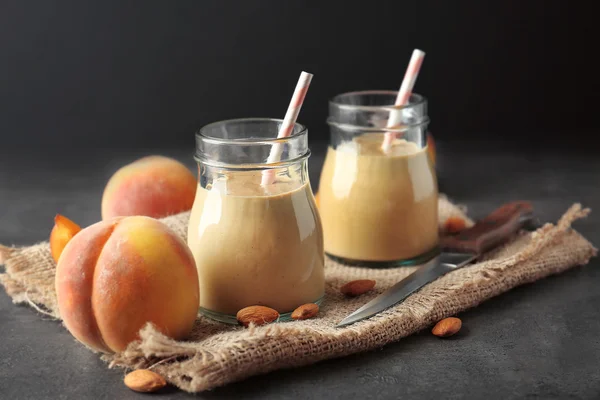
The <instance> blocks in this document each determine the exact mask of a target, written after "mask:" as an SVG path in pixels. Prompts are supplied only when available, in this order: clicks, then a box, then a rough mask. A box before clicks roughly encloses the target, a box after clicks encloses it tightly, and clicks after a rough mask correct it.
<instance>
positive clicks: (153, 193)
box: [102, 155, 197, 219]
mask: <svg viewBox="0 0 600 400" xmlns="http://www.w3.org/2000/svg"><path fill="white" fill-rule="evenodd" d="M196 185H197V182H196V178H195V177H194V175H193V174H192V172H191V171H190V170H189V169H188V168H187V167H186V166H185V165H183V164H182V163H180V162H179V161H177V160H174V159H172V158H169V157H164V156H156V155H155V156H147V157H143V158H141V159H139V160H137V161H134V162H132V163H131V164H127V165H125V166H124V167H122V168H120V169H119V170H118V171H117V172H115V173H114V175H113V176H112V177H111V178H110V179H109V181H108V183H107V184H106V188H105V189H104V194H103V195H102V219H110V218H113V217H120V216H132V215H145V216H147V217H153V218H162V217H166V216H168V215H172V214H177V213H180V212H183V211H188V210H191V208H192V205H193V204H194V198H195V196H196Z"/></svg>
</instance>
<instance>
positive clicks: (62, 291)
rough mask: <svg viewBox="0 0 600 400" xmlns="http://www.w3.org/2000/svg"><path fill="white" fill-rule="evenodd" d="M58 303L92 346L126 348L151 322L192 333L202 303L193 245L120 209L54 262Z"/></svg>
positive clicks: (167, 330) (170, 332)
mask: <svg viewBox="0 0 600 400" xmlns="http://www.w3.org/2000/svg"><path fill="white" fill-rule="evenodd" d="M55 279H56V280H55V285H56V295H57V298H58V308H59V311H60V315H61V317H62V319H63V322H64V324H65V326H66V328H67V329H68V330H69V332H71V334H72V335H73V336H75V338H76V339H77V340H79V341H80V342H82V343H83V344H85V345H86V346H88V347H90V348H92V349H94V350H96V351H101V352H105V353H112V352H117V351H122V350H124V349H125V348H126V347H127V345H128V344H129V343H130V342H132V341H133V340H135V339H137V338H138V332H139V330H140V328H142V327H143V326H144V325H145V324H146V323H147V322H151V323H153V324H154V325H155V326H156V328H157V329H158V330H160V331H161V332H162V333H164V334H165V335H167V336H169V337H171V338H173V339H184V338H185V337H186V336H188V335H189V333H190V331H191V329H192V326H193V324H194V321H195V320H196V315H197V312H198V307H199V299H200V297H199V288H198V273H197V271H196V265H195V262H194V258H193V256H192V253H191V251H190V250H189V248H188V247H187V245H186V244H185V243H184V242H183V240H181V239H180V238H179V237H178V236H176V235H175V233H174V232H172V231H171V230H170V229H169V228H168V227H167V226H166V225H164V224H163V223H161V222H160V221H158V220H155V219H153V218H149V217H143V216H137V217H118V218H114V219H111V220H108V221H102V222H98V223H96V224H93V225H90V226H89V227H87V228H85V229H83V230H82V231H80V232H79V233H78V234H77V235H75V236H74V237H73V238H72V239H71V240H70V241H69V242H68V243H67V245H66V246H65V248H64V250H63V252H62V254H61V256H60V259H59V261H58V265H57V268H56V278H55Z"/></svg>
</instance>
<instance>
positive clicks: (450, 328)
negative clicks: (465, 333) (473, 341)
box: [431, 317, 462, 337]
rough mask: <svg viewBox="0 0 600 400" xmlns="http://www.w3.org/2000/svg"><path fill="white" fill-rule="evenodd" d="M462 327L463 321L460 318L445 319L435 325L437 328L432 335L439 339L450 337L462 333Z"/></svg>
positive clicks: (434, 328)
mask: <svg viewBox="0 0 600 400" xmlns="http://www.w3.org/2000/svg"><path fill="white" fill-rule="evenodd" d="M461 327H462V321H461V320H460V319H459V318H455V317H450V318H444V319H443V320H441V321H439V322H438V323H437V324H435V326H434V327H433V329H432V330H431V333H433V334H434V335H435V336H439V337H448V336H452V335H454V334H455V333H457V332H458V331H460V328H461Z"/></svg>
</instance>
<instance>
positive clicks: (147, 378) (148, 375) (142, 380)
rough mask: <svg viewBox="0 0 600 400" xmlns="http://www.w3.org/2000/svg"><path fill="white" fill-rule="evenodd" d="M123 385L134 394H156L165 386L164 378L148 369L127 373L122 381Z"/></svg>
mask: <svg viewBox="0 0 600 400" xmlns="http://www.w3.org/2000/svg"><path fill="white" fill-rule="evenodd" d="M124 382H125V385H126V386H127V387H128V388H129V389H131V390H135V391H136V392H143V393H150V392H156V391H157V390H159V389H162V388H163V387H165V386H166V385H167V381H165V378H163V377H162V376H160V375H159V374H157V373H156V372H154V371H150V370H149V369H138V370H135V371H133V372H130V373H128V374H127V375H126V376H125V379H124Z"/></svg>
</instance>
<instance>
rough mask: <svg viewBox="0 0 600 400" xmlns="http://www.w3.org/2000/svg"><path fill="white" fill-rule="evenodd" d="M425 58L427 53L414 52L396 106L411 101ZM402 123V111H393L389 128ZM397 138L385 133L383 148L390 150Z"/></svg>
mask: <svg viewBox="0 0 600 400" xmlns="http://www.w3.org/2000/svg"><path fill="white" fill-rule="evenodd" d="M424 57H425V53H424V52H423V51H421V50H419V49H414V50H413V53H412V57H411V58H410V62H409V63H408V68H406V73H405V74H404V79H403V80H402V85H400V90H398V96H396V102H395V103H394V105H395V106H404V105H406V104H407V103H408V99H410V95H411V94H412V91H413V88H414V87H415V82H416V81H417V77H418V76H419V70H420V69H421V64H423V58H424ZM401 121H402V110H392V112H390V118H389V119H388V123H387V128H393V127H395V126H397V125H398V124H399V123H400V122H401ZM395 138H396V135H395V133H394V132H386V133H385V138H384V139H383V145H382V146H381V147H382V148H383V150H384V151H385V152H387V151H388V150H389V149H390V146H391V145H392V142H393V141H394V139H395Z"/></svg>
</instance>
